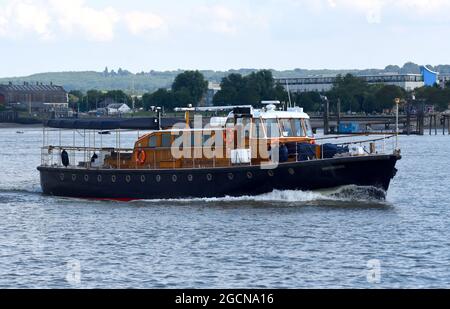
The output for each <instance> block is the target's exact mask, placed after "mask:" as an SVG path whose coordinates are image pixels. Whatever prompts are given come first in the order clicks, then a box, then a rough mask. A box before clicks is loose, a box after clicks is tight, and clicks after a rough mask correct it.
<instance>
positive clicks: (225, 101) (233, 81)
mask: <svg viewBox="0 0 450 309" xmlns="http://www.w3.org/2000/svg"><path fill="white" fill-rule="evenodd" d="M220 87H221V90H220V91H218V92H217V93H216V95H215V96H214V104H215V105H238V104H239V102H242V97H241V92H242V89H243V88H245V80H244V78H243V77H242V75H241V74H235V73H233V74H230V75H228V76H226V77H224V78H223V79H222V82H221V83H220Z"/></svg>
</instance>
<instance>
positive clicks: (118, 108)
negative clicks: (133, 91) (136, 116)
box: [106, 103, 131, 115]
mask: <svg viewBox="0 0 450 309" xmlns="http://www.w3.org/2000/svg"><path fill="white" fill-rule="evenodd" d="M106 110H107V111H108V115H121V114H129V113H131V108H130V107H129V106H128V105H126V104H125V103H114V104H109V105H108V106H107V107H106Z"/></svg>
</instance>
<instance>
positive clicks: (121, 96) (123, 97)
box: [104, 90, 132, 104]
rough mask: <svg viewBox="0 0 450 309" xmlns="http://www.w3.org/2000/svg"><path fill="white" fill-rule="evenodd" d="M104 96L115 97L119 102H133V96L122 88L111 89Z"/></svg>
mask: <svg viewBox="0 0 450 309" xmlns="http://www.w3.org/2000/svg"><path fill="white" fill-rule="evenodd" d="M104 97H105V98H110V99H113V100H114V101H116V102H117V103H125V104H130V103H132V99H131V96H129V95H128V94H126V93H125V92H124V91H122V90H110V91H108V92H107V93H106V94H105V95H104Z"/></svg>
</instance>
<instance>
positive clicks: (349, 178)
mask: <svg viewBox="0 0 450 309" xmlns="http://www.w3.org/2000/svg"><path fill="white" fill-rule="evenodd" d="M399 159H400V157H399V156H395V155H374V156H365V157H349V158H334V159H325V160H314V161H304V162H295V163H284V164H280V165H279V166H278V167H277V168H276V169H273V170H265V169H261V168H260V167H258V166H253V167H250V166H239V167H229V168H209V169H208V168H205V169H176V170H166V169H165V170H101V169H100V170H99V169H90V170H87V169H70V168H54V167H38V170H39V171H40V175H41V186H42V190H43V192H44V194H47V195H55V196H64V197H76V198H94V199H121V200H133V199H178V198H204V197H224V196H244V195H259V194H264V193H269V192H272V191H273V190H303V191H306V190H317V189H326V188H335V187H340V186H345V185H357V186H373V187H377V188H380V189H383V190H385V191H387V190H388V188H389V185H390V182H391V180H392V178H393V177H394V176H395V173H396V169H395V164H396V162H397V161H398V160H399Z"/></svg>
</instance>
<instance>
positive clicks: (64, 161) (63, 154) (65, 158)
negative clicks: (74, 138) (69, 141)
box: [61, 149, 70, 167]
mask: <svg viewBox="0 0 450 309" xmlns="http://www.w3.org/2000/svg"><path fill="white" fill-rule="evenodd" d="M61 163H62V164H63V165H64V167H68V166H69V164H70V162H69V154H68V153H67V151H66V150H65V149H63V151H62V152H61Z"/></svg>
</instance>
